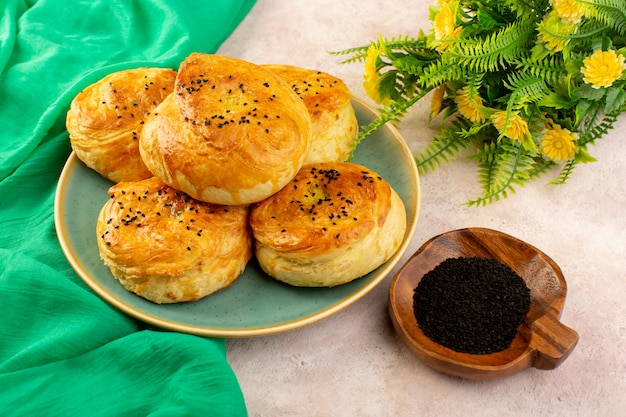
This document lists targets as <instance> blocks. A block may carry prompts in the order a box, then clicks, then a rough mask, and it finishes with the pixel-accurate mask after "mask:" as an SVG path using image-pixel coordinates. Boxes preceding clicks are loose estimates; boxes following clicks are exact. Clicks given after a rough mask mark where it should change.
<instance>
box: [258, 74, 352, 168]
mask: <svg viewBox="0 0 626 417" xmlns="http://www.w3.org/2000/svg"><path fill="white" fill-rule="evenodd" d="M262 67H264V68H267V69H269V70H270V71H272V72H275V73H276V74H278V75H279V76H280V77H281V78H282V79H283V80H285V81H286V82H287V84H289V85H290V86H291V88H292V89H293V90H294V91H295V92H296V93H297V94H298V95H299V96H300V98H302V100H303V101H304V104H305V105H306V107H307V109H308V111H309V115H310V116H311V128H312V132H313V134H312V139H311V148H310V149H309V154H308V156H307V159H306V160H305V164H310V163H313V162H335V161H345V160H347V159H348V158H349V156H350V153H351V152H352V149H353V147H354V142H355V140H356V137H357V134H358V130H359V124H358V121H357V119H356V115H355V113H354V108H353V107H352V101H351V100H352V93H351V92H350V90H348V87H347V86H346V85H345V83H344V82H343V81H342V80H340V79H339V78H337V77H335V76H333V75H330V74H327V73H325V72H322V71H317V70H312V69H307V68H300V67H296V66H291V65H278V64H274V65H262Z"/></svg>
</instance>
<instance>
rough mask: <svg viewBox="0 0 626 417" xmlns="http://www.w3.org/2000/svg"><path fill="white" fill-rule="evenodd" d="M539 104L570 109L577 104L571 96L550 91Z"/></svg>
mask: <svg viewBox="0 0 626 417" xmlns="http://www.w3.org/2000/svg"><path fill="white" fill-rule="evenodd" d="M537 104H539V106H540V107H551V108H554V109H559V110H560V109H570V108H572V107H574V105H575V104H576V103H575V102H573V101H572V100H571V99H570V98H569V97H566V96H563V95H561V94H558V93H554V92H552V93H550V94H548V95H547V96H545V97H544V98H543V99H541V100H540V101H539V102H538V103H537Z"/></svg>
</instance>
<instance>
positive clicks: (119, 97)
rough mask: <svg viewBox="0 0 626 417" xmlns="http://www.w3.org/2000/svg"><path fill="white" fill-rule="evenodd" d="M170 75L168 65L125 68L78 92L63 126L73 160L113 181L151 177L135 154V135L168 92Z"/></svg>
mask: <svg viewBox="0 0 626 417" xmlns="http://www.w3.org/2000/svg"><path fill="white" fill-rule="evenodd" d="M175 78H176V71H174V70H171V69H165V68H137V69H129V70H124V71H119V72H115V73H113V74H110V75H107V76H106V77H104V78H102V79H101V80H99V81H98V82H96V83H94V84H92V85H90V86H88V87H87V88H85V89H84V90H83V91H81V92H80V93H79V94H77V95H76V97H75V98H74V99H73V100H72V103H71V106H70V110H69V111H68V113H67V117H66V127H67V131H68V133H69V137H70V144H71V146H72V148H73V149H74V151H75V152H76V155H77V156H78V158H79V159H80V160H81V161H83V162H84V163H85V165H87V166H88V167H89V168H91V169H93V170H95V171H96V172H98V173H100V174H101V175H102V176H103V177H105V178H107V179H109V180H111V181H113V182H120V181H138V180H141V179H145V178H149V177H151V176H152V173H151V172H150V171H149V170H148V169H147V168H146V166H145V164H144V163H143V161H142V159H141V156H140V155H139V136H140V135H141V131H142V127H143V124H144V121H145V118H146V116H147V115H149V114H150V113H151V112H152V111H153V110H154V109H155V108H156V107H157V105H158V104H160V103H161V102H162V101H163V99H164V98H165V97H166V96H167V95H169V94H170V93H171V92H172V91H173V89H174V80H175Z"/></svg>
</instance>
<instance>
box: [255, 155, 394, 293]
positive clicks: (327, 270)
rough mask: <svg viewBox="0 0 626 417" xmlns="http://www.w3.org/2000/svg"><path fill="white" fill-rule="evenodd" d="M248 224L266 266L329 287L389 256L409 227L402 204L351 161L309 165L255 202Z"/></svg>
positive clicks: (282, 277) (298, 282) (290, 280)
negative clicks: (284, 183) (288, 181)
mask: <svg viewBox="0 0 626 417" xmlns="http://www.w3.org/2000/svg"><path fill="white" fill-rule="evenodd" d="M250 225H251V227H252V233H253V235H254V238H255V252H256V257H257V260H258V262H259V264H260V266H261V268H262V269H263V270H264V271H265V272H266V273H267V274H268V275H270V276H271V277H273V278H275V279H277V280H279V281H282V282H285V283H287V284H290V285H294V286H302V287H332V286H336V285H341V284H345V283H347V282H349V281H352V280H354V279H356V278H359V277H362V276H363V275H366V274H367V273H369V272H371V271H372V270H374V269H376V268H377V267H378V266H380V265H381V264H383V263H384V262H385V261H387V260H388V259H389V258H390V257H391V256H392V255H393V254H394V253H395V252H396V251H397V250H398V248H399V247H400V245H401V243H402V240H403V238H404V233H405V230H406V212H405V207H404V204H403V202H402V200H401V199H400V197H399V196H398V194H397V193H396V192H395V191H394V190H393V188H392V187H391V186H390V185H389V183H387V182H386V181H385V180H384V179H383V178H381V177H380V176H379V175H378V174H377V173H375V172H374V171H372V170H371V169H368V168H366V167H364V166H362V165H358V164H353V163H349V162H334V163H333V162H324V163H316V164H309V165H306V166H304V167H303V168H302V169H301V170H300V172H299V173H298V174H297V175H296V177H295V178H294V179H293V180H292V181H291V182H290V183H289V184H288V185H287V186H285V187H284V188H283V189H282V190H280V191H279V192H278V193H276V194H274V195H272V196H271V197H269V198H267V199H266V200H263V201H262V202H260V203H257V204H254V205H253V206H252V209H251V212H250Z"/></svg>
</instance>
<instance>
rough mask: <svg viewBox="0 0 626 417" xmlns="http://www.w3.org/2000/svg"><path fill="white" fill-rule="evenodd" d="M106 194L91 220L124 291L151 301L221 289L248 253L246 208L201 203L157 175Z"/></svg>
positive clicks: (192, 298) (180, 299) (237, 272)
mask: <svg viewBox="0 0 626 417" xmlns="http://www.w3.org/2000/svg"><path fill="white" fill-rule="evenodd" d="M109 194H110V196H111V198H110V199H109V200H108V201H107V202H106V203H105V205H104V206H103V208H102V209H101V211H100V214H99V216H98V220H97V225H96V231H97V240H98V249H99V252H100V257H101V258H102V260H103V261H104V264H105V265H106V266H107V267H109V269H110V270H111V273H112V274H113V276H114V277H115V278H116V279H117V280H118V281H119V282H120V283H121V284H122V285H123V286H124V288H125V289H127V290H128V291H131V292H134V293H135V294H137V295H139V296H141V297H144V298H146V299H148V300H150V301H152V302H154V303H158V304H164V303H176V302H184V301H195V300H198V299H200V298H202V297H206V296H207V295H209V294H212V293H214V292H216V291H218V290H221V289H223V288H226V287H227V286H229V285H230V284H232V283H233V282H234V281H235V280H236V279H237V278H238V277H239V276H240V275H241V273H242V272H243V270H244V269H245V267H246V264H247V262H248V261H249V260H250V258H251V256H252V236H251V233H250V228H249V226H248V213H249V208H248V206H220V205H215V204H209V203H203V202H200V201H197V200H194V199H192V198H191V197H189V196H188V195H186V194H184V193H182V192H180V191H177V190H175V189H173V188H171V187H169V186H167V185H166V184H164V183H163V182H162V181H161V180H159V179H158V178H156V177H152V178H148V179H146V180H142V181H136V182H122V183H118V184H115V185H114V186H112V187H111V188H110V189H109Z"/></svg>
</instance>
